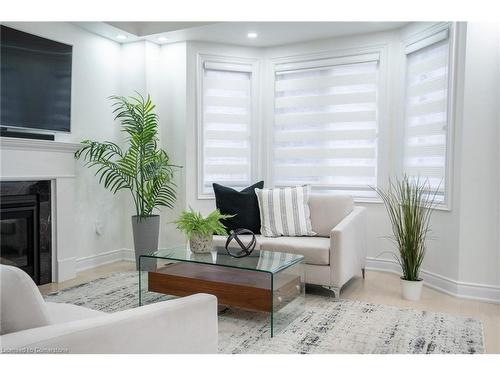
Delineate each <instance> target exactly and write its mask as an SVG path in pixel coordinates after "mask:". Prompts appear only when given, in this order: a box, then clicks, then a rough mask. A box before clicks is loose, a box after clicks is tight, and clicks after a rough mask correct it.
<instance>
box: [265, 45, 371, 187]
mask: <svg viewBox="0 0 500 375" xmlns="http://www.w3.org/2000/svg"><path fill="white" fill-rule="evenodd" d="M378 60H379V56H378V54H367V55H359V56H350V57H344V58H338V59H328V60H318V61H315V62H311V61H308V62H307V63H304V64H284V65H283V66H282V67H281V68H280V66H279V65H278V67H277V69H276V73H275V79H276V80H275V126H274V148H273V151H274V155H273V156H274V163H273V169H274V183H275V185H278V186H287V185H288V186H289V185H299V184H310V185H311V186H312V187H313V188H315V189H324V190H338V191H344V192H346V193H350V194H353V195H354V196H357V197H371V196H373V192H372V191H371V189H370V188H369V186H370V185H372V186H376V185H377V91H378V82H377V81H378V66H379V63H378Z"/></svg>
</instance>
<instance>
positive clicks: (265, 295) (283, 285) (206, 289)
mask: <svg viewBox="0 0 500 375" xmlns="http://www.w3.org/2000/svg"><path fill="white" fill-rule="evenodd" d="M274 282H275V283H276V282H277V283H278V285H274V301H273V292H272V286H271V274H269V273H266V272H255V271H251V270H245V269H237V268H230V267H220V266H214V265H207V264H197V263H185V262H179V263H171V264H167V265H165V266H164V267H161V268H158V269H157V270H156V271H155V272H149V273H148V290H149V291H150V292H156V293H163V294H167V295H174V296H179V297H184V296H189V295H191V294H195V293H208V294H212V295H215V296H216V297H217V300H218V303H219V304H222V305H227V306H233V307H239V308H243V309H249V310H256V311H265V312H271V311H272V310H273V302H274V305H275V306H274V308H275V309H276V308H277V307H278V305H280V304H286V303H287V301H290V300H293V299H294V298H295V296H296V295H297V294H299V292H300V277H298V276H296V275H281V277H279V278H275V280H274Z"/></svg>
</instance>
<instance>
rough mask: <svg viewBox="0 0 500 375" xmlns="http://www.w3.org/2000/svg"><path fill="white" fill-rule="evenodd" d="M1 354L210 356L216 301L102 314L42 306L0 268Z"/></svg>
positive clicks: (19, 278) (28, 287)
mask: <svg viewBox="0 0 500 375" xmlns="http://www.w3.org/2000/svg"><path fill="white" fill-rule="evenodd" d="M0 275H1V278H0V280H1V306H0V308H1V311H0V314H1V315H0V322H1V336H0V350H1V351H2V352H3V353H216V352H217V339H218V331H217V299H216V298H215V297H214V296H212V295H207V294H195V295H192V296H189V297H184V298H179V299H175V300H172V301H165V302H160V303H156V304H152V305H148V306H143V307H138V308H134V309H131V310H127V311H121V312H117V313H113V314H106V313H103V312H99V311H94V310H90V309H87V308H84V307H80V306H75V305H69V304H63V303H51V302H45V301H44V300H43V298H42V296H41V294H40V292H39V290H38V288H37V287H36V285H35V284H34V283H33V281H32V280H31V278H30V277H29V276H28V275H27V274H26V273H25V272H24V271H22V270H20V269H18V268H15V267H10V266H5V265H0Z"/></svg>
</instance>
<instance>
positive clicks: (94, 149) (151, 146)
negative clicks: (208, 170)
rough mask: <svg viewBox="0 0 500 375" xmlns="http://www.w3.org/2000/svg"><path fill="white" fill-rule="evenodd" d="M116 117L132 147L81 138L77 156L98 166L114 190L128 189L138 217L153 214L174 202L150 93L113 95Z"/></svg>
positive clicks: (103, 180) (169, 166)
mask: <svg viewBox="0 0 500 375" xmlns="http://www.w3.org/2000/svg"><path fill="white" fill-rule="evenodd" d="M110 99H111V100H112V101H113V104H112V105H113V107H114V109H113V113H114V114H115V120H120V122H121V125H122V131H123V132H124V133H126V135H127V138H126V140H127V142H128V144H129V147H128V149H127V150H125V151H124V150H122V149H121V148H120V147H119V146H118V145H117V144H115V143H113V142H97V141H91V140H84V141H82V144H83V147H82V148H81V149H80V150H78V151H77V152H76V153H75V158H76V159H80V158H82V159H83V160H85V165H86V166H88V167H90V168H91V167H96V168H97V171H96V173H95V174H96V176H98V178H99V183H103V184H104V187H105V188H106V189H109V190H110V191H111V192H112V193H113V194H116V193H117V192H118V191H120V190H123V189H126V190H129V191H130V193H131V195H132V198H133V200H134V204H135V209H136V215H137V219H138V220H140V219H142V218H145V217H148V216H151V215H152V213H153V210H154V209H155V208H158V207H160V206H166V207H169V208H172V207H173V205H174V202H175V198H176V194H175V184H174V182H173V178H174V176H173V171H174V168H175V167H177V166H175V165H172V164H170V160H169V157H168V154H167V152H166V151H165V150H162V149H159V148H158V115H157V114H156V113H154V112H153V110H154V108H155V105H154V104H153V103H152V102H151V97H150V96H149V95H148V96H147V98H146V99H145V98H144V97H143V96H142V95H140V94H138V96H137V97H129V98H126V97H123V96H112V97H110Z"/></svg>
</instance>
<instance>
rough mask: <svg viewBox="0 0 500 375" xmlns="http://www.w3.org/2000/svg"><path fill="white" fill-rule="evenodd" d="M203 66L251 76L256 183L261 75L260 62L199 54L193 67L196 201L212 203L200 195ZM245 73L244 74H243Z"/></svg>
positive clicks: (208, 196) (252, 155)
mask: <svg viewBox="0 0 500 375" xmlns="http://www.w3.org/2000/svg"><path fill="white" fill-rule="evenodd" d="M205 63H209V64H210V63H216V64H224V65H227V67H228V70H233V69H234V70H235V71H238V66H245V67H247V68H249V69H250V73H251V75H252V76H251V80H250V85H251V96H250V103H251V104H250V108H251V112H250V176H251V179H252V180H255V178H256V174H257V172H258V162H259V160H258V151H257V150H258V149H257V147H256V146H257V143H258V137H259V134H258V133H259V132H258V130H259V128H258V124H259V115H260V105H259V104H260V100H259V90H260V84H259V83H260V72H259V70H260V69H259V60H258V59H249V58H241V57H232V56H222V55H210V54H202V53H199V54H198V55H197V64H196V72H197V74H196V153H197V155H196V161H197V162H196V181H197V182H196V184H197V197H198V199H201V200H204V199H214V194H213V193H212V194H207V193H205V192H204V191H203V165H204V160H203V144H204V139H203V134H204V132H203V93H204V87H203V77H204V69H205V68H204V67H205ZM242 71H244V70H242Z"/></svg>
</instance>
